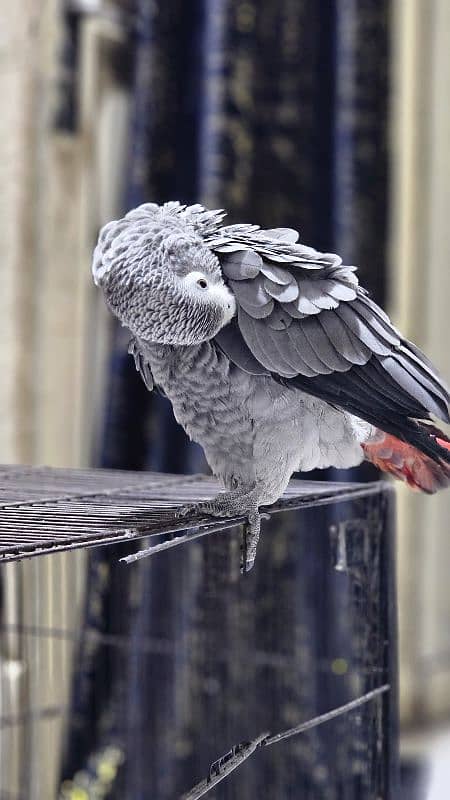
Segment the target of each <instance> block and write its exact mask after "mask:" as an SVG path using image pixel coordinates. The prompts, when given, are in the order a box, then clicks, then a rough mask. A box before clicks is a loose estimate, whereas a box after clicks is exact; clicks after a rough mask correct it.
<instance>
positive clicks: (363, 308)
mask: <svg viewBox="0 0 450 800" xmlns="http://www.w3.org/2000/svg"><path fill="white" fill-rule="evenodd" d="M223 218H224V212H223V211H221V210H219V211H208V210H207V209H205V208H203V207H202V206H201V205H198V204H197V205H194V206H190V207H189V206H183V205H180V204H179V203H166V204H165V205H163V206H157V205H156V204H153V203H149V204H146V205H144V206H140V207H139V208H137V209H134V210H133V211H131V212H130V213H129V214H127V215H126V217H125V218H124V219H123V220H119V221H118V222H114V223H110V224H109V225H107V226H105V228H104V229H103V230H102V233H101V236H100V239H99V244H98V246H97V249H96V253H95V255H94V264H93V272H94V277H95V280H96V282H97V283H102V282H103V281H104V278H105V275H106V274H107V273H108V270H111V269H112V266H111V265H115V264H117V263H118V262H120V260H121V259H123V258H124V257H125V253H126V254H127V258H129V257H130V253H131V256H133V253H134V250H133V248H135V249H136V248H137V247H138V244H139V246H140V247H141V248H143V247H147V243H148V246H149V247H150V246H151V248H153V249H155V248H158V247H160V246H161V242H162V243H163V244H164V242H166V243H167V241H168V237H169V236H170V237H172V239H173V240H174V241H175V240H176V239H177V237H178V238H179V239H180V240H182V239H183V237H185V238H186V237H188V239H189V237H191V238H190V239H189V241H191V240H192V248H193V250H192V252H193V254H195V252H196V250H195V248H196V247H198V245H197V244H196V242H197V241H198V242H200V246H201V247H203V248H205V245H206V248H208V251H209V253H210V255H211V256H212V257H213V258H214V260H215V261H216V262H217V260H218V264H219V265H220V270H221V274H222V280H224V281H225V283H226V284H227V287H228V289H230V290H231V292H232V294H233V295H234V299H235V301H236V307H237V314H236V316H235V317H234V319H233V320H232V322H231V323H228V324H226V323H222V324H224V325H225V326H224V327H222V328H221V329H220V330H219V332H218V333H215V335H214V338H213V339H212V340H213V342H215V343H216V345H217V347H218V348H219V349H220V350H221V351H222V352H223V353H225V354H226V355H227V356H228V358H229V360H230V361H231V362H232V363H233V364H235V366H237V367H238V368H240V369H241V370H243V371H245V372H248V373H250V374H254V375H261V374H268V373H270V374H271V375H272V376H273V377H274V378H275V380H279V381H283V382H285V383H286V384H287V385H288V386H292V387H293V388H294V387H296V386H297V387H299V388H301V389H302V390H304V391H306V392H308V393H310V394H312V395H316V396H317V397H321V398H323V399H325V400H326V401H327V402H330V403H333V404H336V405H338V406H341V407H343V408H346V409H348V410H350V411H351V412H352V413H353V414H355V415H357V416H360V417H362V418H363V419H365V420H368V421H369V422H371V423H372V424H375V425H378V426H379V427H381V428H383V429H384V430H387V427H386V426H387V424H388V423H389V421H390V422H392V419H390V418H391V417H392V415H394V417H395V420H396V422H397V423H398V422H399V420H401V419H404V418H417V419H420V418H425V419H426V418H427V417H428V416H429V415H430V414H434V415H436V416H437V417H439V418H441V419H443V420H447V421H448V420H449V413H448V405H449V393H448V389H447V387H446V386H445V385H444V383H443V382H442V380H441V378H440V376H439V375H438V374H437V372H436V370H435V369H434V367H433V366H432V365H431V364H430V362H429V361H428V360H427V359H426V358H425V357H424V356H423V354H422V353H421V352H420V351H419V350H418V349H417V348H416V347H415V346H414V345H411V344H410V343H409V342H408V341H406V340H405V339H404V338H403V337H402V336H401V334H400V333H399V332H398V331H397V330H396V329H395V328H394V326H393V325H392V324H391V322H390V320H389V317H388V316H387V315H386V314H385V312H384V311H382V310H381V309H380V308H379V307H378V306H377V305H376V304H375V303H374V302H373V301H372V300H371V298H370V297H369V296H368V295H367V292H366V291H365V290H364V289H363V288H361V287H360V286H359V284H358V279H357V276H356V274H355V268H354V267H349V266H346V265H344V264H343V263H342V260H341V258H340V257H339V256H337V255H336V254H334V253H320V252H318V251H316V250H314V249H313V248H312V247H307V246H305V245H303V244H301V243H300V242H299V241H298V238H299V237H298V233H297V232H296V231H294V230H293V229H291V228H278V229H277V228H276V229H270V230H262V229H261V228H260V227H259V226H258V225H247V224H240V225H223ZM149 231H150V233H151V237H150V233H149ZM192 237H193V238H192ZM188 239H186V240H188ZM169 249H170V248H169ZM139 263H141V262H139ZM162 263H163V264H164V262H162ZM191 269H194V268H193V267H191ZM196 269H197V268H196ZM211 269H212V272H211V274H213V268H211ZM220 270H219V272H220ZM225 288H226V287H225ZM228 289H226V291H228ZM123 291H124V292H125V291H128V287H127V286H126V285H125V287H124V289H123ZM127 302H128V301H127ZM202 308H203V306H202ZM145 309H146V307H145V308H144V309H143V310H142V311H141V310H140V311H139V313H140V314H144V313H145ZM185 312H186V320H187V321H188V322H189V320H190V319H191V318H192V316H193V313H192V309H191V310H190V313H189V309H188V308H187V307H186V309H185ZM161 313H162V312H161ZM173 313H174V315H175V314H176V313H177V311H176V305H175V304H174V307H173ZM183 319H184V318H183ZM186 324H187V322H186ZM189 324H190V323H189ZM214 325H216V328H217V327H218V326H220V320H219V322H218V323H216V322H215V321H214V320H212V321H211V323H210V326H209V328H208V330H210V329H211V330H212V329H213V327H214ZM135 332H136V331H135ZM139 335H140V334H139ZM133 347H134V345H133ZM132 352H133V355H134V358H135V362H136V367H137V369H139V371H140V372H141V374H142V375H143V377H144V380H146V382H147V383H148V384H149V385H150V384H151V382H152V380H151V374H149V371H148V366H147V367H146V365H145V363H143V362H142V359H141V358H140V356H139V353H138V348H137V350H136V348H135V349H133V350H132ZM389 424H390V423H389Z"/></svg>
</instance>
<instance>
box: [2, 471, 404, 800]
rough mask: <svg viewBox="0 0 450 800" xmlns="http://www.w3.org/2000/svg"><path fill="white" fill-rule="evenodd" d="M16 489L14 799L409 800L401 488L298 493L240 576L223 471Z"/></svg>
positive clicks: (6, 592)
mask: <svg viewBox="0 0 450 800" xmlns="http://www.w3.org/2000/svg"><path fill="white" fill-rule="evenodd" d="M2 478H3V479H2V481H1V484H2V489H1V490H0V493H1V495H2V499H1V504H2V508H1V510H0V584H1V597H2V603H1V629H0V689H1V695H0V800H3V799H4V800H19V798H26V800H37V798H39V800H41V799H42V798H45V800H47V799H48V800H57V799H58V800H59V798H70V799H71V800H85V799H86V798H87V799H88V798H106V797H107V798H111V799H112V800H119V798H120V800H141V798H142V799H144V798H157V800H166V799H167V800H169V799H170V800H172V798H178V797H185V798H189V800H195V798H197V797H200V796H203V795H207V796H210V797H211V798H212V797H214V798H216V799H218V798H221V800H222V798H223V799H225V798H226V800H231V798H233V800H234V799H236V800H237V799H239V800H246V798H254V797H258V798H270V800H272V798H277V800H281V799H282V798H297V797H302V800H322V798H323V800H389V798H394V796H395V786H396V770H397V753H396V745H397V730H396V702H397V689H396V665H395V648H396V629H395V590H394V560H393V551H394V529H393V500H392V492H391V489H390V488H389V486H387V485H386V484H360V485H356V484H323V483H305V482H298V481H293V482H292V483H291V485H290V487H289V489H288V492H287V493H286V495H285V497H284V498H283V499H282V500H281V501H280V502H279V503H278V504H277V506H276V507H275V511H278V513H274V514H273V515H272V516H271V518H270V520H269V521H266V522H265V523H264V529H263V535H262V538H261V541H260V544H259V549H258V553H257V558H256V563H255V567H254V568H253V570H252V571H251V572H250V573H249V574H247V575H245V576H242V575H241V573H240V570H239V552H240V537H241V534H240V527H239V525H238V524H237V523H238V522H239V520H231V521H228V520H226V521H224V520H221V521H213V522H211V520H208V519H204V518H199V519H194V520H190V522H189V524H190V526H191V527H190V529H189V530H188V531H186V530H185V526H186V522H184V523H183V522H180V519H179V518H177V517H176V515H175V510H176V508H177V506H179V505H181V504H183V503H186V502H193V501H196V500H199V499H204V498H207V497H209V496H212V495H213V494H214V493H215V492H216V491H217V488H218V487H217V484H216V483H215V482H214V481H212V480H211V479H209V478H200V477H194V478H180V477H176V476H162V475H156V474H142V473H128V472H123V473H119V472H108V471H56V470H48V469H42V470H38V469H36V470H33V469H23V470H18V469H14V468H10V469H7V468H5V469H4V470H3V475H2ZM271 511H272V509H271ZM183 525H184V529H183ZM99 544H104V545H107V546H103V547H99V546H95V547H94V545H99ZM149 546H151V547H152V548H153V549H151V550H150V551H149V554H148V555H147V557H145V558H142V559H140V560H137V561H135V562H131V563H125V562H124V561H123V560H121V559H123V558H124V557H128V556H130V554H132V553H133V551H134V552H135V553H136V554H140V553H141V549H142V548H143V547H144V548H148V547H149ZM87 548H93V549H89V550H87ZM58 550H62V551H67V552H58ZM29 556H32V557H31V558H30V557H29ZM2 561H3V563H1V562H2ZM328 712H333V713H331V714H329V713H328ZM278 734H282V735H280V736H279V735H278Z"/></svg>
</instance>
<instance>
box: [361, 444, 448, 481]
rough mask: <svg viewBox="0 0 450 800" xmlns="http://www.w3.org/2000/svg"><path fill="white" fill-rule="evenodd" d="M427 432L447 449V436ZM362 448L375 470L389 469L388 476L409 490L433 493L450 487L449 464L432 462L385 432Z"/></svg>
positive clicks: (387, 470) (418, 451)
mask: <svg viewBox="0 0 450 800" xmlns="http://www.w3.org/2000/svg"><path fill="white" fill-rule="evenodd" d="M430 430H431V429H430ZM435 433H438V434H439V436H436V435H435ZM430 435H432V436H434V439H435V440H436V442H437V444H438V445H440V447H443V448H444V449H445V450H449V451H450V439H447V437H446V436H445V434H443V433H442V431H438V430H437V429H433V433H430ZM363 450H364V453H365V456H366V459H367V460H368V461H371V462H372V464H375V466H377V467H378V469H381V470H383V471H384V472H390V473H391V475H395V477H396V478H400V480H402V481H405V482H406V483H407V484H408V486H410V487H411V488H412V489H419V490H421V491H422V492H426V493H427V494H434V492H437V491H438V490H439V489H445V488H447V487H448V486H450V464H447V463H446V462H445V461H443V460H439V461H433V459H432V458H430V457H429V456H427V455H425V454H424V453H421V451H420V450H418V449H417V448H416V447H413V446H412V445H411V444H408V443H407V442H402V441H401V440H400V439H397V438H396V437H395V436H391V435H390V434H385V435H384V438H383V439H382V440H381V441H377V442H373V443H370V442H368V443H367V444H364V445H363Z"/></svg>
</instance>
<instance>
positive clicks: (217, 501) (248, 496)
mask: <svg viewBox="0 0 450 800" xmlns="http://www.w3.org/2000/svg"><path fill="white" fill-rule="evenodd" d="M190 516H208V517H215V518H226V517H233V516H243V517H246V520H247V521H246V522H245V524H244V526H243V532H242V543H241V564H240V567H241V572H242V573H244V574H245V573H246V572H249V571H250V570H251V569H252V567H253V565H254V563H255V557H256V548H257V546H258V541H259V535H260V532H261V519H262V518H264V519H267V518H268V515H266V514H264V515H262V516H261V514H260V513H259V511H258V505H257V501H256V498H255V492H254V490H253V491H250V492H246V493H244V492H243V491H242V490H241V491H239V490H237V491H233V492H225V493H223V494H220V495H218V497H215V498H214V499H213V500H204V501H202V502H200V503H194V504H191V505H186V506H183V507H182V508H180V509H179V510H178V511H177V517H179V518H183V517H190Z"/></svg>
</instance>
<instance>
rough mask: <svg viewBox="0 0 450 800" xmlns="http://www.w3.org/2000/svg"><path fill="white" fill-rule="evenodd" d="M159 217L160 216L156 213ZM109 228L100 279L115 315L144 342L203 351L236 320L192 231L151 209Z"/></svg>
mask: <svg viewBox="0 0 450 800" xmlns="http://www.w3.org/2000/svg"><path fill="white" fill-rule="evenodd" d="M155 209H156V210H155ZM136 211H139V212H140V213H139V214H136V213H135V212H130V214H127V216H126V217H124V218H123V219H121V220H116V221H113V222H110V223H108V224H107V225H105V226H104V227H103V228H102V230H101V231H100V235H99V239H98V243H97V246H96V248H95V251H94V259H93V265H92V272H93V276H94V280H95V283H96V284H97V285H98V286H101V288H102V290H103V292H104V295H105V299H106V302H107V304H108V306H109V307H110V309H111V311H112V312H113V313H114V314H115V315H116V316H117V317H118V318H119V319H120V321H121V322H122V324H123V325H126V326H127V327H128V328H129V329H130V330H131V331H132V333H133V334H134V335H135V336H138V337H139V338H140V339H142V340H143V341H148V342H155V343H157V344H169V345H192V344H200V343H201V342H204V341H206V340H208V339H211V338H213V337H214V336H215V335H216V334H217V333H218V332H219V330H220V329H221V328H222V327H223V326H224V325H226V324H228V322H230V320H231V318H232V317H233V315H234V314H235V312H236V303H235V300H234V297H233V295H232V293H231V292H230V290H229V289H228V287H227V286H226V285H225V283H224V281H223V277H222V272H221V269H220V265H219V262H218V259H217V257H216V255H215V254H214V253H213V252H212V251H211V250H210V249H209V248H208V247H207V246H206V245H205V244H204V241H203V239H202V237H201V236H200V235H199V233H198V232H197V231H196V230H195V228H194V227H193V226H192V225H189V223H188V222H187V221H185V220H183V219H180V218H179V216H178V217H175V216H174V215H173V214H170V213H168V212H167V213H164V208H163V207H158V206H154V205H153V204H148V213H145V206H144V207H141V208H140V209H136Z"/></svg>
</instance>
